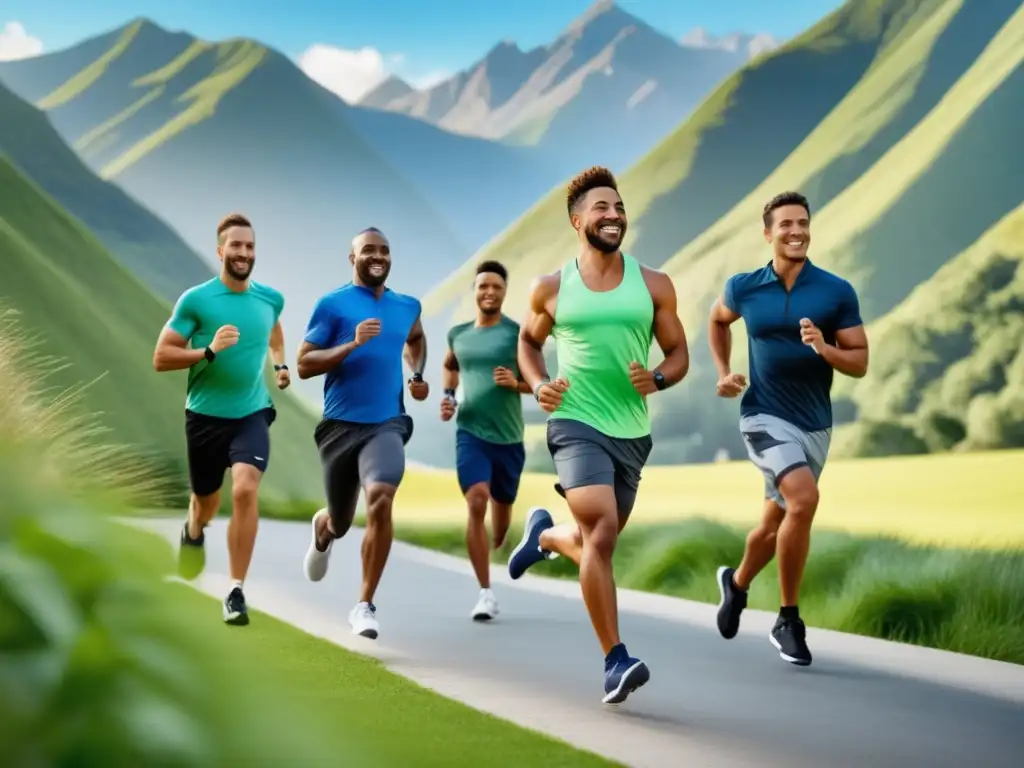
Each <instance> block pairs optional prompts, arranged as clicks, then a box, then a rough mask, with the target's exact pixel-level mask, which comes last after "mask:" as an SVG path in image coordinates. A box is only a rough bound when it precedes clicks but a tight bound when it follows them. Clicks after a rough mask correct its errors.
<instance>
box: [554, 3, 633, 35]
mask: <svg viewBox="0 0 1024 768" xmlns="http://www.w3.org/2000/svg"><path fill="white" fill-rule="evenodd" d="M603 17H608V18H607V19H603ZM598 19H603V20H604V21H606V22H607V21H608V20H609V19H615V20H621V24H622V25H623V26H625V25H626V24H628V23H631V22H633V21H636V20H637V19H636V18H635V17H634V16H632V15H631V14H629V13H627V12H626V11H624V10H622V9H621V8H619V6H618V5H616V4H615V2H614V0H597V2H596V3H594V4H593V5H591V6H590V7H589V8H587V10H585V11H584V12H583V13H582V14H580V15H579V16H578V17H577V18H576V19H574V20H573V21H572V22H571V23H570V24H569V26H568V27H566V30H565V32H564V33H563V36H564V35H576V34H579V33H581V32H583V31H584V30H585V29H586V28H587V27H589V26H590V25H591V24H593V23H594V22H595V21H597V20H598Z"/></svg>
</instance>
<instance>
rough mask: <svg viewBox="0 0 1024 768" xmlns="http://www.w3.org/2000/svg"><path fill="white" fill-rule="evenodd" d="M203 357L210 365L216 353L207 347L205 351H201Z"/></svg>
mask: <svg viewBox="0 0 1024 768" xmlns="http://www.w3.org/2000/svg"><path fill="white" fill-rule="evenodd" d="M203 355H205V356H206V359H207V360H208V361H210V362H211V363H212V362H213V359H214V358H215V357H217V353H216V352H214V351H213V350H212V349H210V348H209V347H207V348H206V349H204V350H203Z"/></svg>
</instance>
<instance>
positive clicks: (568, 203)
mask: <svg viewBox="0 0 1024 768" xmlns="http://www.w3.org/2000/svg"><path fill="white" fill-rule="evenodd" d="M599 187H611V188H612V189H614V190H615V191H616V192H618V191H619V185H618V183H617V182H616V181H615V174H613V173H612V172H611V171H609V170H608V169H607V168H604V167H602V166H600V165H595V166H593V167H591V168H588V169H587V170H585V171H583V173H581V174H579V175H578V176H577V177H576V178H575V179H573V180H572V181H570V182H569V187H568V189H567V190H566V195H565V207H566V210H567V211H568V212H569V215H570V216H571V215H572V212H573V211H574V210H575V208H576V205H577V204H578V203H579V202H580V200H582V199H583V198H584V197H585V196H586V194H587V192H589V191H590V190H592V189H598V188H599Z"/></svg>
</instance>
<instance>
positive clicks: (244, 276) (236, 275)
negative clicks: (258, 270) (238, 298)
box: [224, 261, 253, 280]
mask: <svg viewBox="0 0 1024 768" xmlns="http://www.w3.org/2000/svg"><path fill="white" fill-rule="evenodd" d="M252 267H253V265H252V264H250V265H249V269H248V270H246V271H245V272H238V271H237V270H236V269H235V268H234V267H233V266H231V262H230V261H226V262H224V271H225V272H227V273H228V275H229V276H230V277H231V278H232V279H233V280H248V279H249V275H251V274H252Z"/></svg>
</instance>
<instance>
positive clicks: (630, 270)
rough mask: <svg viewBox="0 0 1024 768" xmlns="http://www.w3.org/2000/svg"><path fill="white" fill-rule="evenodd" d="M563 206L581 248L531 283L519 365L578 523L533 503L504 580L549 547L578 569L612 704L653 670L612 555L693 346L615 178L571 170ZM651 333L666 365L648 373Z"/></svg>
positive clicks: (543, 556)
mask: <svg viewBox="0 0 1024 768" xmlns="http://www.w3.org/2000/svg"><path fill="white" fill-rule="evenodd" d="M567 207H568V213H569V221H570V223H571V224H572V227H573V229H575V230H576V232H577V235H578V237H579V242H580V249H579V255H578V256H577V257H576V258H575V259H573V260H572V261H570V262H568V263H567V264H566V265H565V266H564V267H563V268H562V270H561V271H560V272H556V273H554V274H551V275H545V276H544V277H541V278H539V279H537V280H536V281H535V282H534V284H533V286H532V288H531V291H530V298H529V311H528V315H527V320H526V322H525V324H524V325H523V328H522V332H521V333H520V336H519V367H520V371H521V372H522V375H523V378H524V379H525V380H526V382H527V383H528V384H529V386H530V388H531V390H532V391H533V393H534V396H535V397H536V398H537V401H538V402H539V403H540V406H541V408H543V409H544V410H545V411H546V412H547V413H549V414H550V416H549V417H548V432H547V437H548V447H549V449H550V450H551V456H552V458H553V459H554V461H555V468H556V470H557V472H558V485H557V486H556V489H557V490H558V491H559V493H560V494H562V495H563V496H564V497H565V499H566V501H567V502H568V504H569V510H570V511H571V512H572V516H573V518H575V523H570V524H568V525H558V526H556V525H555V524H554V522H553V521H552V519H551V515H550V514H549V513H548V511H547V510H545V509H539V508H535V509H532V510H530V515H529V517H528V518H527V521H526V530H525V531H524V533H523V539H522V541H521V542H520V543H519V545H518V546H517V547H516V549H515V551H513V553H512V557H511V558H510V559H509V575H510V576H511V577H512V578H513V579H518V578H519V577H520V576H522V574H523V573H524V572H525V571H526V569H527V568H529V567H530V566H532V565H533V564H534V563H537V562H540V561H541V560H544V559H547V558H550V557H551V556H552V554H554V553H557V554H560V555H563V556H564V557H568V558H569V559H570V560H572V561H574V562H575V563H576V564H577V565H579V567H580V586H581V587H582V591H583V600H584V602H585V603H586V606H587V612H588V613H589V614H590V620H591V622H592V623H593V625H594V631H595V633H596V634H597V637H598V640H599V641H600V643H601V647H602V650H603V651H604V653H605V683H604V687H605V696H604V698H603V702H604V703H606V704H619V703H621V702H623V701H625V700H626V697H627V696H628V695H629V694H630V693H631V692H633V691H634V690H636V689H637V688H639V687H640V686H642V685H643V684H644V683H646V682H647V680H648V679H649V678H650V671H649V670H648V668H647V665H646V664H644V663H643V662H642V661H640V660H639V659H637V658H635V657H632V656H630V655H629V653H628V652H627V651H626V646H625V645H624V644H623V643H622V642H621V639H620V638H619V626H618V624H619V621H618V608H617V607H616V596H615V580H614V577H613V574H612V555H613V553H614V552H615V545H616V543H617V541H618V536H619V533H620V532H621V530H622V528H623V527H624V526H625V524H626V521H627V520H628V518H629V514H630V512H631V511H632V509H633V503H634V501H635V499H636V492H637V488H638V487H639V483H640V473H641V471H642V470H643V467H644V465H645V464H646V462H647V458H648V456H649V455H650V452H651V448H652V442H651V422H650V416H649V415H648V411H647V397H648V396H649V395H653V394H654V393H656V392H659V391H661V390H663V389H665V388H667V387H671V386H672V385H674V384H677V383H678V382H680V381H681V380H682V378H683V377H684V376H685V375H686V372H687V369H688V368H689V363H690V361H689V351H688V349H687V344H686V335H685V333H684V332H683V325H682V323H681V322H680V320H679V316H678V314H677V313H676V294H675V287H674V286H673V285H672V281H671V280H670V279H669V278H668V276H667V275H665V274H664V273H662V272H658V271H656V270H653V269H649V268H647V267H644V266H642V265H641V264H640V263H639V262H637V261H636V260H635V259H633V258H632V257H630V256H627V255H626V254H624V253H622V251H621V250H620V249H621V245H622V239H623V237H624V236H625V234H626V209H625V206H624V205H623V203H622V198H621V197H620V196H619V193H618V187H617V185H616V181H615V177H614V176H613V175H612V173H611V172H610V171H609V170H607V169H606V168H599V167H594V168H591V169H589V170H587V171H585V172H583V173H582V174H580V175H579V176H577V177H576V178H575V179H574V180H573V181H572V182H571V183H570V184H569V189H568V195H567ZM549 335H550V336H553V337H554V339H555V344H556V347H555V349H556V353H557V356H558V369H559V370H558V378H556V379H555V380H553V381H552V380H551V379H550V377H549V376H548V374H547V370H546V366H545V363H544V355H543V354H542V349H543V346H544V342H545V340H546V339H547V337H548V336H549ZM652 337H653V338H654V339H656V340H657V342H658V346H659V347H661V350H662V352H663V353H664V356H665V360H664V361H663V362H662V363H661V365H659V366H658V367H657V368H656V369H654V370H648V368H647V363H648V355H649V352H650V346H651V340H652Z"/></svg>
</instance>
